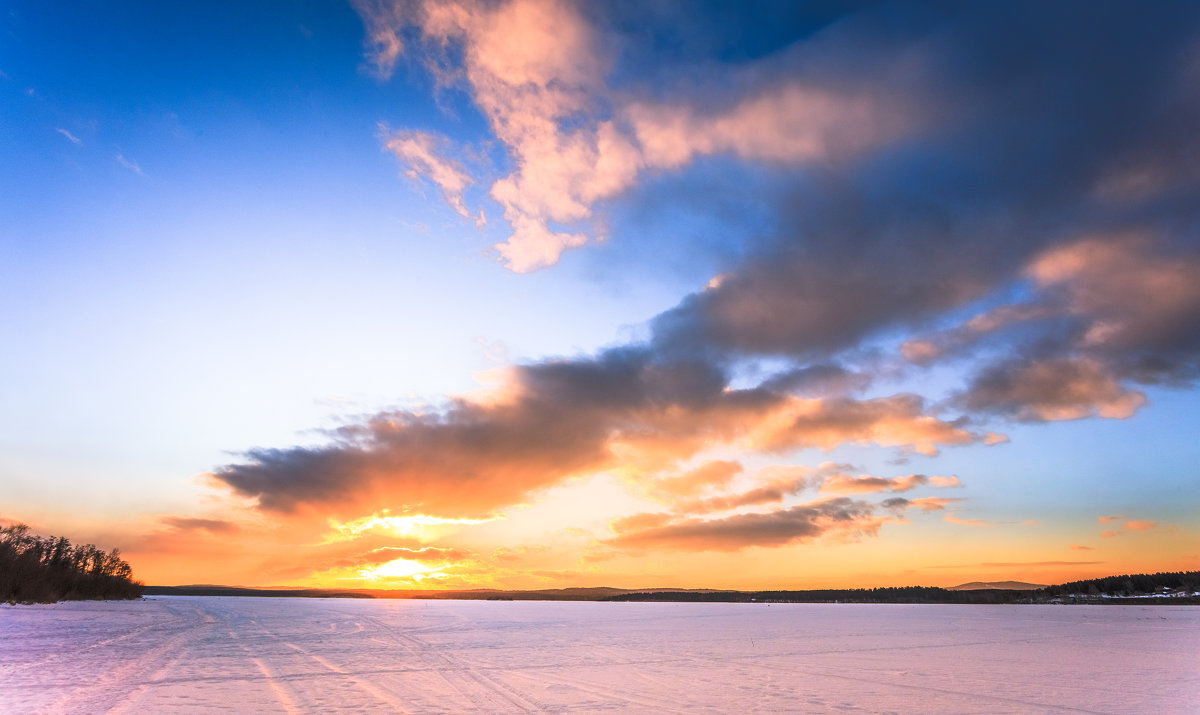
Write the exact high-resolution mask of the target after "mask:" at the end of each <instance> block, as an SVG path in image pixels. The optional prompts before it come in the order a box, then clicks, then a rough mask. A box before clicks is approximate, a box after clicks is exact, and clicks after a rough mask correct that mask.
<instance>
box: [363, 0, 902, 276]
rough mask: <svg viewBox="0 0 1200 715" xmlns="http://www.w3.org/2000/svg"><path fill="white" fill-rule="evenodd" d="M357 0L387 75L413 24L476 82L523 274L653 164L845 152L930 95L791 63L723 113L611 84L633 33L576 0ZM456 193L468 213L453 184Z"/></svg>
mask: <svg viewBox="0 0 1200 715" xmlns="http://www.w3.org/2000/svg"><path fill="white" fill-rule="evenodd" d="M354 4H355V7H356V9H357V10H358V12H359V14H360V16H362V18H363V20H364V24H365V25H366V28H367V39H368V45H369V52H370V54H371V57H372V63H373V64H374V66H375V67H376V69H377V70H378V72H379V74H380V75H381V76H386V75H388V74H390V73H391V71H392V69H393V68H394V66H395V64H396V61H397V59H398V57H399V56H400V53H401V52H403V51H405V50H406V46H405V43H404V42H403V41H402V39H401V38H402V37H403V36H404V33H405V31H406V29H408V28H413V29H415V30H416V31H417V36H418V37H419V38H420V40H421V43H420V44H421V46H420V47H419V48H418V50H417V51H418V55H419V56H420V57H421V59H422V60H423V62H424V63H425V65H426V67H427V68H428V69H429V70H430V71H431V72H432V73H433V74H434V76H435V77H436V78H437V79H438V82H439V84H441V85H443V86H462V87H464V88H465V89H466V90H467V91H468V92H469V93H470V95H471V97H472V99H473V100H474V102H475V104H476V105H477V106H478V108H479V109H480V110H481V111H482V112H483V114H484V116H486V117H487V119H488V121H489V124H490V126H491V130H492V132H493V133H494V135H495V136H496V138H497V139H499V140H500V141H501V142H502V143H503V144H504V145H505V147H506V148H507V150H508V153H509V156H510V160H511V164H512V166H513V170H512V172H511V173H510V174H509V175H508V176H505V177H502V178H500V179H499V180H497V181H496V182H495V183H494V184H493V185H492V188H491V196H492V198H493V199H494V200H495V201H496V202H498V203H499V204H500V205H501V207H502V208H503V212H504V217H505V219H506V220H507V221H508V222H509V224H510V227H511V229H512V233H511V234H510V236H509V237H508V239H507V240H506V241H505V242H504V243H501V244H497V246H496V249H497V251H498V253H499V254H500V255H501V257H502V258H503V259H504V260H505V262H506V263H507V264H508V266H509V267H510V268H511V269H512V270H514V271H517V272H522V273H523V272H527V271H530V270H535V269H537V268H541V267H543V266H547V265H551V264H553V263H555V262H557V261H558V258H559V256H560V255H561V253H562V251H564V250H566V249H568V248H574V247H578V246H581V245H583V244H584V243H586V242H587V241H588V239H589V236H588V234H587V233H585V232H581V231H573V230H559V229H556V228H554V227H553V226H554V225H555V224H557V225H563V224H577V223H578V222H580V221H583V220H585V219H588V218H589V217H591V216H592V213H593V207H594V205H595V204H597V203H598V202H602V201H604V200H606V199H611V198H613V197H615V196H618V195H620V194H622V193H624V192H625V191H627V190H628V189H630V188H631V187H633V186H634V185H636V183H637V181H638V176H639V174H641V173H643V172H645V171H653V170H671V169H678V168H680V167H682V166H684V165H686V164H688V163H690V162H691V161H692V160H693V159H694V158H695V157H698V156H704V155H719V154H731V155H733V156H736V157H739V158H741V159H745V160H751V161H761V162H767V163H776V164H778V163H790V164H799V163H805V162H814V161H825V160H830V159H833V158H840V157H844V156H846V155H850V154H854V153H856V152H858V151H861V150H863V149H864V148H866V147H868V146H871V145H874V144H878V143H881V142H884V141H886V140H889V139H892V138H895V137H896V136H897V135H899V134H900V133H902V132H903V130H904V129H905V128H906V126H907V124H908V123H909V122H910V115H912V114H913V113H914V107H918V106H920V104H919V103H918V102H913V101H909V99H908V98H906V96H905V95H904V94H901V93H896V92H878V91H868V90H867V89H865V88H860V87H857V86H855V87H854V88H853V91H847V87H848V83H847V82H846V81H845V78H842V77H839V78H837V80H839V81H834V78H822V77H820V76H818V75H817V73H816V72H813V73H811V74H812V76H811V77H803V78H801V77H800V76H798V75H797V74H795V73H791V72H786V71H781V70H780V69H776V72H777V73H778V75H779V76H777V77H772V78H770V79H769V80H763V79H762V74H763V73H762V72H755V71H751V70H743V72H742V73H743V75H744V77H745V81H743V82H739V83H738V84H741V85H744V86H747V87H748V89H747V90H746V91H745V92H744V93H743V94H742V95H741V96H737V97H734V98H730V101H729V106H728V107H726V108H723V109H722V110H720V111H711V110H707V109H705V108H704V107H703V105H704V104H705V101H704V97H695V96H690V94H689V93H686V92H682V91H681V92H678V93H677V96H675V97H673V98H670V99H668V100H667V101H663V100H661V99H655V100H649V99H648V98H646V97H641V98H639V97H638V96H637V95H636V94H633V95H631V94H629V93H625V92H618V91H614V90H613V89H612V88H610V87H609V85H608V84H607V81H606V80H607V77H608V75H609V73H610V71H611V69H612V67H613V65H614V62H615V60H616V58H614V57H612V56H611V54H610V53H611V49H610V48H611V47H619V46H620V45H621V43H619V42H618V43H613V42H612V41H611V36H612V35H613V31H612V30H605V29H602V28H597V27H595V26H593V24H592V22H591V20H590V19H589V18H587V17H585V16H584V14H583V13H582V12H581V11H580V9H579V8H577V7H576V6H575V5H574V4H573V3H566V2H557V1H554V2H537V1H535V0H508V1H506V2H500V3H483V2H474V1H471V0H463V1H461V2H440V1H436V0H428V1H425V2H394V3H384V2H372V1H367V0H364V1H361V2H356V3H354ZM451 47H453V48H455V49H456V50H458V51H454V52H452V51H450V49H449V48H451ZM407 49H412V48H407ZM818 59H819V58H818ZM793 64H797V62H796V61H794V60H792V61H790V62H786V63H784V65H785V66H784V68H783V70H786V69H788V68H789V67H790V66H791V65H793ZM885 72H886V70H885ZM877 81H878V82H880V83H882V80H878V79H877ZM859 84H861V83H859ZM447 198H448V200H451V204H452V205H454V206H455V209H456V210H458V206H457V205H455V204H454V203H453V200H452V199H453V192H449V193H448V194H447Z"/></svg>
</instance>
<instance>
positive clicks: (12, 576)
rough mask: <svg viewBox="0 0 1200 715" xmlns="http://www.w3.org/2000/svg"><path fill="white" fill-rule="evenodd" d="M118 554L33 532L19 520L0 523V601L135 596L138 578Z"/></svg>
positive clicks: (139, 593)
mask: <svg viewBox="0 0 1200 715" xmlns="http://www.w3.org/2000/svg"><path fill="white" fill-rule="evenodd" d="M120 554H121V552H120V551H119V550H118V549H113V550H112V551H109V552H104V551H102V550H100V549H98V548H97V547H96V546H95V545H94V544H84V545H82V546H75V545H73V544H71V542H70V541H69V540H68V539H67V537H65V536H37V535H36V534H31V533H30V531H29V527H28V526H26V525H24V524H12V525H10V526H6V527H4V528H0V602H8V603H54V602H56V601H80V600H91V599H122V598H141V596H142V584H141V583H139V582H137V581H134V580H133V570H132V569H131V568H130V567H129V564H128V563H126V562H125V561H124V560H122V559H121V555H120Z"/></svg>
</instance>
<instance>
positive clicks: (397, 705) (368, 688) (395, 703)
mask: <svg viewBox="0 0 1200 715" xmlns="http://www.w3.org/2000/svg"><path fill="white" fill-rule="evenodd" d="M283 644H284V645H285V646H287V647H289V648H291V649H292V650H294V651H296V652H297V653H301V654H303V655H305V656H308V657H309V658H311V659H313V660H314V661H316V662H317V663H320V664H321V666H323V667H324V668H326V669H328V670H330V671H331V672H334V673H337V674H338V675H340V676H342V677H344V678H346V679H347V680H349V681H350V682H352V683H354V684H355V685H356V686H357V687H358V688H359V689H360V690H362V691H363V692H365V693H367V694H368V695H370V696H371V697H373V698H375V699H376V700H378V701H379V702H381V703H383V704H384V705H386V706H388V707H389V708H391V709H392V711H393V712H412V711H411V710H410V709H409V708H408V706H407V705H405V704H404V703H402V702H400V701H399V700H397V699H395V698H393V697H392V696H390V695H388V694H387V693H385V692H384V691H382V690H380V689H379V688H377V687H375V686H374V685H372V684H371V683H369V682H367V681H366V680H363V679H362V678H360V677H358V676H357V675H355V674H354V673H352V672H350V671H348V670H346V669H345V668H343V667H341V666H340V665H338V664H336V663H331V662H330V661H329V660H327V659H325V658H323V657H322V656H319V655H317V654H316V653H313V652H312V651H310V650H307V649H305V648H303V647H301V646H298V645H296V644H295V643H290V642H288V641H284V642H283Z"/></svg>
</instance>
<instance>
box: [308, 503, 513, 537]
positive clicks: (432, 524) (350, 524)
mask: <svg viewBox="0 0 1200 715" xmlns="http://www.w3.org/2000/svg"><path fill="white" fill-rule="evenodd" d="M387 513H388V510H387V509H384V510H383V512H382V514H383V516H378V515H374V514H373V515H371V516H364V517H362V518H360V519H354V520H353V521H346V522H338V521H335V520H333V519H330V520H329V526H330V528H331V529H333V533H331V534H329V535H327V536H326V542H327V543H328V542H333V541H346V540H349V539H354V538H357V537H358V536H360V535H362V534H364V533H367V532H371V531H374V532H383V533H385V534H388V535H390V536H404V537H409V538H414V539H418V540H421V541H425V540H428V539H431V538H436V537H438V536H443V535H444V534H445V532H446V531H447V530H453V528H454V527H458V526H469V525H471V524H483V523H486V522H489V521H496V520H498V519H503V518H504V517H502V516H491V517H488V518H486V519H452V518H449V517H442V516H430V515H428V514H412V515H409V516H387Z"/></svg>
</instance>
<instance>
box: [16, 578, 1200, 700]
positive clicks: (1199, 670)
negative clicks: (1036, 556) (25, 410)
mask: <svg viewBox="0 0 1200 715" xmlns="http://www.w3.org/2000/svg"><path fill="white" fill-rule="evenodd" d="M1198 644H1200V607H1190V608H1189V607H1186V606H932V605H926V606H904V605H879V606H858V605H812V604H772V605H769V606H768V605H766V604H683V603H566V602H521V601H516V602H507V601H505V602H496V601H399V600H396V601H384V600H377V601H375V600H350V599H319V600H318V599H302V598H292V599H276V598H199V597H194V598H193V597H178V596H177V597H170V596H160V597H151V598H147V599H145V600H144V601H140V602H139V601H135V602H108V603H98V602H85V603H79V602H77V603H61V604H56V605H52V606H33V607H3V608H0V710H2V711H3V712H5V713H10V712H15V713H24V712H47V713H57V712H79V713H97V712H107V711H112V712H127V713H154V712H195V711H206V710H220V711H238V712H327V711H332V710H357V711H372V710H373V711H384V712H388V711H400V712H403V711H413V712H464V711H483V712H562V711H585V712H590V711H602V710H608V711H620V712H628V711H640V712H696V711H712V712H748V711H750V712H753V711H759V712H822V711H834V710H838V711H841V710H863V711H869V712H889V711H896V712H931V711H939V712H955V713H968V712H987V713H995V712H1042V711H1053V712H1062V711H1083V712H1105V713H1130V712H1171V713H1182V712H1200V645H1198Z"/></svg>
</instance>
